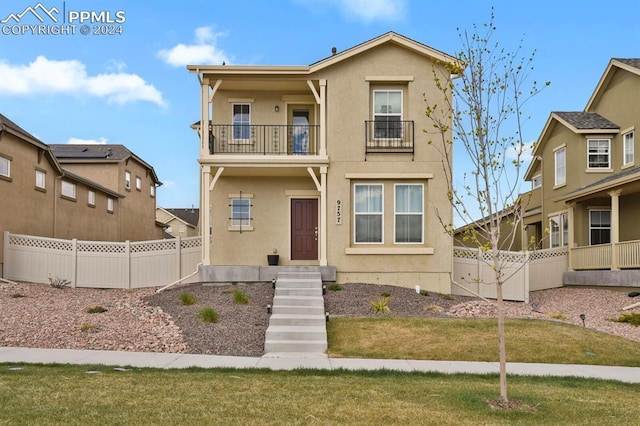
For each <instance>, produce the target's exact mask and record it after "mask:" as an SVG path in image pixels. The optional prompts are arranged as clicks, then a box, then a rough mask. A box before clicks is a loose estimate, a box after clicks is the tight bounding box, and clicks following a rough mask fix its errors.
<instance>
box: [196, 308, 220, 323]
mask: <svg viewBox="0 0 640 426" xmlns="http://www.w3.org/2000/svg"><path fill="white" fill-rule="evenodd" d="M200 319H201V320H202V322H210V323H211V322H218V320H219V319H220V318H219V316H218V312H217V311H216V310H215V309H213V308H212V307H211V306H207V307H205V308H202V309H201V310H200Z"/></svg>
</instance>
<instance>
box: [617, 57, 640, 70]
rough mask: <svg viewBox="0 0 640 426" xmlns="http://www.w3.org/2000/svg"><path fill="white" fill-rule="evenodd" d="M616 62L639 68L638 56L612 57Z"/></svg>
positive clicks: (639, 59) (639, 60)
mask: <svg viewBox="0 0 640 426" xmlns="http://www.w3.org/2000/svg"><path fill="white" fill-rule="evenodd" d="M613 59H614V60H616V61H618V62H622V63H623V64H627V65H630V66H632V67H634V68H638V69H640V58H613Z"/></svg>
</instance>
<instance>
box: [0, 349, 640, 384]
mask: <svg viewBox="0 0 640 426" xmlns="http://www.w3.org/2000/svg"><path fill="white" fill-rule="evenodd" d="M0 363H32V364H78V365H83V364H86V365H96V364H101V365H110V366H131V367H141V368H142V367H151V368H188V367H201V368H217V367H223V368H267V369H271V370H293V369H297V368H308V369H320V370H338V369H344V370H379V369H387V370H396V371H407V372H412V371H419V372H439V373H447V374H454V373H465V374H498V372H499V370H498V368H499V367H498V363H497V362H464V361H415V360H394V359H352V358H328V357H326V356H325V355H308V354H299V355H296V354H269V355H268V356H263V357H233V356H218V355H195V354H169V353H156V352H120V351H93V350H73V349H30V348H13V347H0ZM507 373H508V374H511V375H523V376H524V375H526V376H562V377H586V378H594V379H604V380H617V381H620V382H626V383H640V368H638V367H609V366H600V365H575V364H526V363H507Z"/></svg>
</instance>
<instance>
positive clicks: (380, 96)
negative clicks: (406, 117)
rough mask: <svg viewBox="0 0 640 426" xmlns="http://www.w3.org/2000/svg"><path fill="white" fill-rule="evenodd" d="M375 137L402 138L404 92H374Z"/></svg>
mask: <svg viewBox="0 0 640 426" xmlns="http://www.w3.org/2000/svg"><path fill="white" fill-rule="evenodd" d="M373 120H374V131H373V133H374V137H375V138H376V139H400V138H402V90H374V91H373Z"/></svg>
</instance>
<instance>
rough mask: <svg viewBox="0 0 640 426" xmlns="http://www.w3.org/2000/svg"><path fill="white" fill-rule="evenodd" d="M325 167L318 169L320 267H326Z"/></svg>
mask: <svg viewBox="0 0 640 426" xmlns="http://www.w3.org/2000/svg"><path fill="white" fill-rule="evenodd" d="M327 265H328V263H327V167H326V166H322V167H320V266H327Z"/></svg>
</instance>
